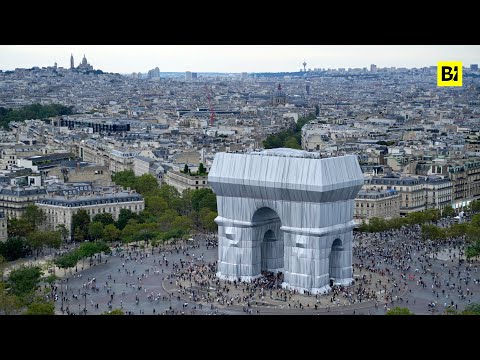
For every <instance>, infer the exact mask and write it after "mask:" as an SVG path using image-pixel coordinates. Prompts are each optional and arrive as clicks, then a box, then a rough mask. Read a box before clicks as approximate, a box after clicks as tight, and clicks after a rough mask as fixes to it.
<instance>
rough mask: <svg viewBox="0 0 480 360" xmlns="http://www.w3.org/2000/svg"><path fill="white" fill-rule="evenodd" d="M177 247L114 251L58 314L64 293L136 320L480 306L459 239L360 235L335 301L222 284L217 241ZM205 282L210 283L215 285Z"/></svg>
mask: <svg viewBox="0 0 480 360" xmlns="http://www.w3.org/2000/svg"><path fill="white" fill-rule="evenodd" d="M176 247H177V248H175V247H173V246H171V247H170V248H169V249H168V250H165V249H163V250H159V249H155V250H154V251H153V254H152V251H151V248H148V249H146V250H134V249H133V248H132V247H129V248H128V249H123V250H115V251H113V253H112V255H111V256H103V257H102V263H101V264H97V263H96V262H94V264H93V266H92V267H89V268H87V269H85V270H83V271H81V269H80V268H79V269H78V270H79V271H78V272H75V270H74V271H73V272H72V275H69V276H68V278H65V280H64V282H63V284H62V285H60V286H59V287H58V288H57V294H58V298H57V301H56V312H57V313H58V314H61V313H62V311H61V309H62V296H61V293H62V291H63V293H64V298H63V310H64V311H63V313H65V314H66V313H67V310H68V312H69V313H74V314H79V313H80V314H84V312H83V309H84V308H85V304H86V309H87V311H86V313H87V315H92V314H101V313H103V312H105V311H108V310H111V309H116V308H123V310H124V311H125V312H126V313H127V314H135V315H139V314H145V315H152V314H260V315H262V314H384V313H385V312H386V311H387V309H390V308H392V307H394V306H401V307H408V308H409V309H411V310H412V311H413V312H414V313H415V314H432V311H431V309H435V312H436V313H439V312H440V313H443V311H444V309H445V306H448V305H450V306H451V307H453V308H455V309H458V310H461V309H463V308H464V307H465V306H466V305H467V304H469V303H470V302H480V291H479V290H480V289H479V287H480V273H478V272H477V270H478V264H477V263H473V264H472V265H471V266H468V264H467V263H466V262H465V261H463V262H462V263H461V264H459V259H458V256H459V254H461V253H462V248H461V246H458V243H457V242H456V241H455V240H448V241H444V242H442V243H431V242H424V241H423V240H421V239H420V234H419V229H418V228H417V227H415V226H414V227H411V228H406V229H403V230H396V231H390V232H386V233H382V234H358V235H356V240H355V244H354V258H353V263H354V275H355V278H356V284H355V285H354V286H353V287H348V288H337V289H336V290H335V293H334V294H335V296H333V294H332V293H329V294H326V295H321V296H320V295H318V296H315V295H304V294H298V293H293V292H290V291H286V290H283V289H277V288H275V285H274V282H271V281H270V282H269V280H268V279H267V278H265V279H266V280H265V279H264V280H263V282H262V281H260V280H259V282H258V283H254V284H245V283H238V284H233V283H232V282H225V281H223V280H217V279H216V278H215V276H214V273H215V271H216V265H215V262H216V259H217V247H216V246H212V243H211V242H210V246H209V247H208V249H207V246H206V242H205V240H204V239H201V238H197V239H196V240H195V241H193V242H192V241H189V242H186V243H184V244H181V245H176ZM445 249H451V251H449V250H445ZM105 261H106V262H105ZM59 274H60V275H62V274H63V271H61V272H60V273H59ZM199 279H204V280H205V279H209V280H210V281H209V282H208V287H207V286H206V284H207V282H200V281H199ZM265 284H267V285H268V286H270V288H268V286H267V285H265ZM67 287H68V288H67ZM85 293H86V296H85ZM285 299H286V300H285ZM193 300H195V301H193ZM432 302H433V303H435V305H434V306H432ZM452 302H453V303H452ZM429 304H430V305H429ZM315 305H317V306H316V309H315Z"/></svg>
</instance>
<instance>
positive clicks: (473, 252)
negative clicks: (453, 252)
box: [465, 242, 480, 259]
mask: <svg viewBox="0 0 480 360" xmlns="http://www.w3.org/2000/svg"><path fill="white" fill-rule="evenodd" d="M479 244H480V243H478V242H477V243H476V244H475V245H470V246H467V248H466V249H465V255H466V257H467V259H471V258H474V257H476V256H478V255H480V245H479Z"/></svg>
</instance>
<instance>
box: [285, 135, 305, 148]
mask: <svg viewBox="0 0 480 360" xmlns="http://www.w3.org/2000/svg"><path fill="white" fill-rule="evenodd" d="M283 147H286V148H291V149H299V150H301V149H302V146H301V145H300V144H299V143H298V141H297V139H295V137H293V136H291V137H289V138H288V139H287V140H286V141H285V142H284V144H283Z"/></svg>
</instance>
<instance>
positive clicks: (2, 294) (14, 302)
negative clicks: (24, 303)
mask: <svg viewBox="0 0 480 360" xmlns="http://www.w3.org/2000/svg"><path fill="white" fill-rule="evenodd" d="M20 308H21V302H20V299H19V298H18V297H17V296H16V295H13V294H10V293H9V291H7V287H6V284H5V282H3V281H0V310H2V311H3V313H4V314H5V315H10V314H12V313H15V312H16V311H17V310H18V309H20Z"/></svg>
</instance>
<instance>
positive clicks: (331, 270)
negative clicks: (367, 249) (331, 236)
mask: <svg viewBox="0 0 480 360" xmlns="http://www.w3.org/2000/svg"><path fill="white" fill-rule="evenodd" d="M342 251H343V244H342V240H340V239H335V240H334V242H333V243H332V248H331V251H330V257H329V267H328V274H329V277H330V279H329V280H330V286H333V285H335V283H336V281H337V280H338V279H341V275H342V274H341V271H342V268H341V257H342Z"/></svg>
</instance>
